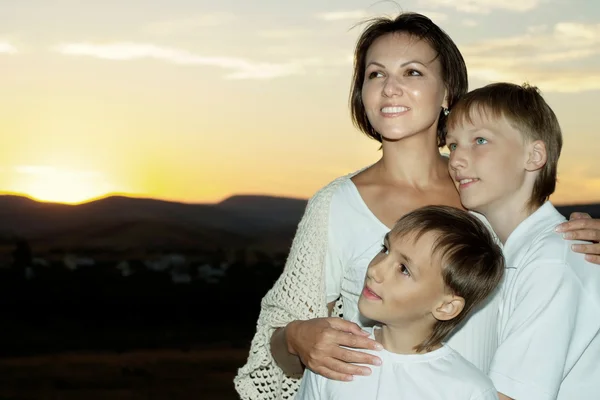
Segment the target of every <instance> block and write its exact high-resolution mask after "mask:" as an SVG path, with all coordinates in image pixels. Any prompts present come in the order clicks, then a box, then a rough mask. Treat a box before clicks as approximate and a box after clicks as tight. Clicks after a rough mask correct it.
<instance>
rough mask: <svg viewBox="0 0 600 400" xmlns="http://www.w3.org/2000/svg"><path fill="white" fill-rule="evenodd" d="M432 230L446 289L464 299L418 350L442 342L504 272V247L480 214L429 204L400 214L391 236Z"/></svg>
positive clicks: (414, 238) (480, 301) (437, 325)
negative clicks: (462, 304) (451, 317)
mask: <svg viewBox="0 0 600 400" xmlns="http://www.w3.org/2000/svg"><path fill="white" fill-rule="evenodd" d="M429 232H432V233H434V234H435V235H436V239H435V241H434V244H433V249H432V251H433V254H432V255H433V256H437V257H438V259H439V260H441V263H442V278H443V280H444V285H445V286H446V289H447V290H449V291H450V292H452V294H454V295H456V296H460V297H462V298H463V299H464V307H463V309H462V311H461V312H460V314H458V315H457V316H456V317H454V318H453V319H450V320H446V321H442V320H438V321H436V322H435V325H434V327H433V330H432V332H431V335H430V336H429V337H428V338H427V339H426V340H425V341H424V342H423V343H421V344H419V345H418V346H416V347H415V350H416V351H417V352H421V351H423V350H427V351H429V350H431V349H432V348H433V347H434V346H437V345H439V344H440V343H442V341H443V340H444V339H445V338H446V337H447V336H448V334H449V333H450V332H452V330H453V329H454V328H456V326H457V325H458V324H460V323H461V322H462V321H463V320H464V319H465V318H466V317H467V316H468V315H469V314H470V313H471V312H472V311H473V309H474V308H475V307H476V306H477V305H478V304H480V303H482V302H483V301H484V300H485V299H486V298H487V297H488V296H489V295H490V294H491V293H492V292H493V291H494V290H495V289H496V287H497V286H498V284H499V283H500V281H501V280H502V277H503V275H504V266H505V263H504V256H503V255H502V249H501V248H500V246H499V245H498V244H497V243H496V241H495V240H494V237H493V236H492V233H491V232H490V230H489V229H488V228H487V227H486V226H485V225H484V224H483V222H481V221H480V220H479V219H477V217H475V216H473V215H471V214H470V213H468V212H466V211H463V210H459V209H458V208H454V207H449V206H427V207H422V208H419V209H417V210H415V211H413V212H410V213H408V214H406V215H405V216H403V217H402V218H400V219H399V220H398V222H397V223H396V225H395V226H394V228H393V229H392V231H391V232H390V238H391V239H392V240H394V239H395V238H403V237H410V238H411V239H412V240H414V241H415V242H416V241H417V240H419V238H420V237H421V236H423V235H425V234H427V233H429Z"/></svg>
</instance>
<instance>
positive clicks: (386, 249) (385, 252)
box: [381, 243, 390, 254]
mask: <svg viewBox="0 0 600 400" xmlns="http://www.w3.org/2000/svg"><path fill="white" fill-rule="evenodd" d="M389 251H390V249H388V248H387V246H386V245H385V243H384V244H382V245H381V253H383V254H388V252H389Z"/></svg>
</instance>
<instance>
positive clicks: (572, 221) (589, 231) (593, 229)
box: [556, 212, 600, 265]
mask: <svg viewBox="0 0 600 400" xmlns="http://www.w3.org/2000/svg"><path fill="white" fill-rule="evenodd" d="M556 231H557V232H562V233H564V235H563V236H564V238H565V239H568V240H584V241H588V242H592V243H591V244H574V245H572V246H571V248H572V249H573V251H575V252H577V253H584V254H586V256H585V259H586V260H588V261H590V262H593V263H594V264H599V265H600V243H599V242H600V219H593V218H592V217H591V216H590V215H589V214H586V213H579V212H574V213H571V215H570V217H569V221H567V222H563V223H562V224H560V225H558V226H557V227H556Z"/></svg>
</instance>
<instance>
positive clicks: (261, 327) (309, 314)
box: [234, 171, 360, 400]
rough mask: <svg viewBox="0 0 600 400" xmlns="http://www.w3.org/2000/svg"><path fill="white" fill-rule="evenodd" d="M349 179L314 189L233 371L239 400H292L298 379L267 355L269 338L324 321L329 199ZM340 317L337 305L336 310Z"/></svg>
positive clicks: (341, 178)
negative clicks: (242, 361) (296, 325)
mask: <svg viewBox="0 0 600 400" xmlns="http://www.w3.org/2000/svg"><path fill="white" fill-rule="evenodd" d="M358 172H360V171H356V172H354V173H352V174H349V175H346V176H342V177H339V178H337V179H336V180H334V181H333V182H331V183H330V184H329V185H327V186H325V187H324V188H322V189H321V190H319V191H318V192H317V193H316V194H315V195H314V196H313V197H312V198H311V199H310V200H309V201H308V205H307V207H306V210H305V212H304V215H303V217H302V219H301V221H300V223H299V225H298V230H297V231H296V236H295V237H294V240H293V242H292V248H291V250H290V254H289V256H288V258H287V261H286V263H285V267H284V269H283V272H282V274H281V276H280V277H279V279H278V280H277V282H275V284H274V285H273V288H272V289H271V290H269V292H268V293H267V294H266V295H265V297H264V298H263V299H262V302H261V311H260V315H259V317H258V324H257V328H256V334H255V335H254V339H253V340H252V343H251V345H250V355H249V356H248V361H247V363H246V365H244V366H243V367H242V368H240V369H239V370H238V374H237V376H236V377H235V379H234V383H235V388H236V390H237V392H238V394H239V395H240V397H241V398H242V399H252V400H266V399H269V400H270V399H293V398H294V396H295V394H296V391H297V390H298V387H299V384H300V379H294V378H290V377H288V376H286V375H285V374H284V373H283V371H282V370H281V368H279V367H278V366H277V364H276V363H275V360H274V359H273V357H272V355H271V348H270V341H271V335H272V334H273V332H274V331H275V329H276V328H280V327H283V326H286V325H287V324H288V323H289V322H291V321H294V320H307V319H312V318H319V317H326V316H327V304H326V297H325V268H324V265H325V256H326V253H327V243H328V241H327V234H328V232H327V230H328V225H329V208H330V204H331V198H332V196H333V193H334V192H335V190H336V189H337V188H338V186H339V185H340V184H341V183H342V182H344V181H345V180H347V179H350V177H352V176H353V175H355V174H357V173H358ZM335 310H336V312H335V314H336V315H340V313H341V311H342V310H341V301H338V304H336V308H335Z"/></svg>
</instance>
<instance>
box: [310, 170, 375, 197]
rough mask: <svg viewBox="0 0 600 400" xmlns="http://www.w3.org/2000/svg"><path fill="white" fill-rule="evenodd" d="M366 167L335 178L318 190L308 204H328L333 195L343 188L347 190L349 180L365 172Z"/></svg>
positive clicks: (349, 183) (350, 182)
mask: <svg viewBox="0 0 600 400" xmlns="http://www.w3.org/2000/svg"><path fill="white" fill-rule="evenodd" d="M366 168H368V167H365V168H361V169H359V170H357V171H354V172H351V173H349V174H346V175H342V176H339V177H337V178H335V179H334V180H333V181H331V182H329V183H328V184H327V185H325V186H323V187H322V188H320V189H319V190H318V191H317V192H316V193H315V194H314V195H313V196H312V197H311V198H310V199H309V201H308V202H309V204H311V203H321V204H322V203H326V204H329V203H330V202H331V199H332V197H333V195H334V194H336V193H338V192H339V191H341V190H343V189H344V188H348V186H349V185H351V184H352V181H351V178H352V177H353V176H355V175H357V174H358V173H360V172H361V171H363V170H365V169H366Z"/></svg>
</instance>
